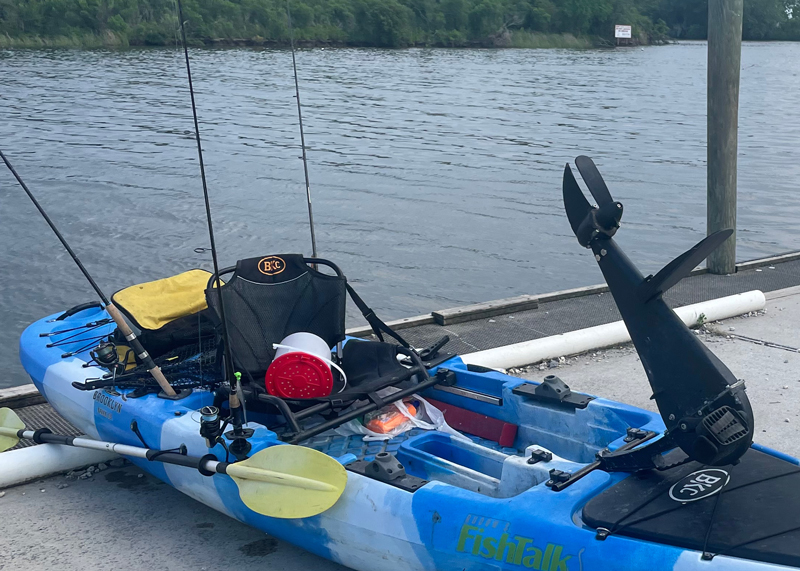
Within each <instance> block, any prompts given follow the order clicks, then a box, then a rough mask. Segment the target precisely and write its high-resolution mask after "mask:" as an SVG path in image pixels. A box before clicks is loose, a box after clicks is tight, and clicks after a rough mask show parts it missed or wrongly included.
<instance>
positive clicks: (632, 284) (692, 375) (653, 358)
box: [563, 156, 754, 469]
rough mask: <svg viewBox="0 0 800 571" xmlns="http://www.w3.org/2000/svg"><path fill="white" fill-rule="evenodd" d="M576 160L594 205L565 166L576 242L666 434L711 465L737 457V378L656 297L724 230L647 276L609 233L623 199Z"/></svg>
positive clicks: (746, 435)
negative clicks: (638, 365)
mask: <svg viewBox="0 0 800 571" xmlns="http://www.w3.org/2000/svg"><path fill="white" fill-rule="evenodd" d="M575 164H576V165H577V167H578V170H579V171H580V173H581V175H582V176H583V179H584V181H585V182H586V185H587V186H588V187H589V190H590V191H591V193H592V195H593V196H594V198H595V200H597V202H598V206H597V207H592V206H590V205H589V203H588V202H587V201H586V198H585V197H584V196H583V193H582V192H581V189H580V187H579V186H578V183H577V181H576V180H575V177H574V176H573V174H572V171H571V170H570V168H569V165H568V166H567V168H566V169H565V171H564V182H563V193H564V206H565V208H566V211H567V217H568V218H569V222H570V225H571V226H572V229H573V231H575V236H576V237H577V239H578V243H580V244H581V245H582V246H584V247H588V248H591V250H592V253H593V254H594V258H595V260H596V261H597V264H598V265H599V266H600V270H601V271H602V272H603V276H604V277H605V279H606V282H607V283H608V287H609V290H610V291H611V295H612V296H613V298H614V302H615V303H616V305H617V308H618V309H619V312H620V315H621V316H622V319H623V320H624V321H625V326H626V327H627V329H628V332H629V333H630V335H631V340H632V341H633V344H634V346H635V347H636V351H637V352H638V353H639V357H640V358H641V362H642V366H643V367H644V370H645V373H646V374H647V378H648V380H649V382H650V387H651V389H652V391H653V395H654V398H655V401H656V404H657V406H658V410H659V412H660V413H661V418H662V419H663V420H664V424H665V426H666V428H667V431H666V433H665V438H669V439H670V443H674V444H675V445H677V446H678V447H680V448H681V450H683V452H684V453H686V454H687V455H688V456H689V457H690V458H691V459H692V460H695V461H697V462H701V463H703V464H707V465H711V466H723V465H726V464H730V463H733V462H736V461H737V460H738V459H739V458H740V457H741V456H742V454H744V453H745V452H746V451H747V449H748V448H749V447H750V444H751V443H752V441H753V432H754V419H753V410H752V407H751V406H750V401H749V399H748V398H747V393H746V390H745V386H744V382H743V381H739V380H738V379H737V378H736V376H735V375H734V374H733V373H732V372H731V371H730V369H728V368H727V367H726V366H725V364H724V363H723V362H722V361H720V360H719V359H718V358H717V357H716V356H715V355H714V354H713V353H712V352H711V351H710V350H709V349H708V347H706V345H704V344H703V342H702V341H700V340H699V339H698V338H697V336H696V335H695V334H694V333H692V331H691V330H690V329H689V328H688V327H687V326H686V325H684V323H683V321H682V320H681V319H680V318H679V317H678V316H677V315H676V314H675V312H674V311H673V310H672V309H670V307H669V306H668V305H667V304H666V303H665V302H664V300H663V299H662V298H661V296H660V294H661V293H663V292H665V291H667V290H668V289H669V288H670V287H672V286H674V285H675V284H677V283H678V282H679V281H680V280H681V278H684V277H686V276H687V275H688V274H689V273H690V272H691V271H692V269H693V268H694V267H695V266H697V265H698V264H699V263H700V262H701V261H703V260H704V259H705V258H706V257H707V256H708V255H709V254H710V253H711V252H712V251H713V250H714V249H715V248H717V247H718V246H719V245H720V244H722V243H723V242H724V241H725V240H727V239H728V238H729V237H730V236H731V231H730V230H723V231H721V232H717V233H715V234H712V235H711V236H708V237H707V238H706V239H704V240H702V241H701V242H700V243H699V244H697V245H696V246H694V247H693V248H692V249H690V250H689V251H687V252H685V253H684V254H681V255H680V256H678V257H677V258H676V259H675V260H673V261H672V262H670V263H669V264H667V265H666V266H665V267H664V268H663V269H662V270H661V271H660V272H658V274H656V276H654V277H651V278H648V279H646V278H644V276H642V274H641V272H639V270H638V269H637V268H636V265H635V264H634V263H633V262H632V261H631V260H630V259H629V258H628V257H627V256H626V255H625V253H624V252H623V251H622V249H621V248H620V247H619V245H618V244H617V243H616V242H615V241H614V238H613V236H614V234H615V233H616V231H617V229H618V228H619V221H620V219H621V217H622V210H623V209H622V204H621V203H619V202H615V201H614V200H613V199H612V198H611V193H610V192H609V191H608V187H607V186H606V184H605V182H604V181H603V178H602V177H601V176H600V173H599V172H598V171H597V167H595V165H594V163H593V162H592V160H591V159H590V158H588V157H584V156H582V157H578V158H577V159H576V160H575ZM670 443H668V444H670ZM647 448H648V447H647V446H645V447H642V449H641V453H639V452H636V451H635V450H634V451H633V452H631V454H632V455H633V454H634V453H636V454H638V455H639V456H640V457H641V458H639V459H638V460H637V461H638V462H640V464H637V465H641V466H644V467H645V468H646V467H652V466H653V460H652V457H651V456H652V454H651V453H650V452H648V450H647ZM642 469H643V468H642Z"/></svg>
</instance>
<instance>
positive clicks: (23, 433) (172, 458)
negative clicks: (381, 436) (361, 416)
mask: <svg viewBox="0 0 800 571" xmlns="http://www.w3.org/2000/svg"><path fill="white" fill-rule="evenodd" d="M0 435H4V436H12V437H14V436H16V437H17V438H27V439H29V440H33V441H34V442H36V443H37V444H60V445H63V446H74V447H76V448H87V449H90V450H102V451H106V452H115V453H117V454H122V455H123V456H131V457H133V458H141V459H143V460H149V461H151V462H162V463H164V464H173V465H176V466H185V467H187V468H194V469H195V470H197V471H198V472H200V473H201V474H203V475H204V476H212V475H214V474H227V475H229V476H232V477H234V478H240V479H242V480H256V481H259V482H264V483H268V484H278V485H285V486H291V487H294V488H302V489H305V490H317V491H322V492H328V491H333V490H335V487H334V486H331V485H330V484H327V483H325V482H318V481H316V480H312V479H310V478H303V477H302V476H295V475H293V474H284V473H281V472H274V471H272V470H265V469H263V468H257V467H253V466H247V465H245V464H241V463H239V464H230V463H228V462H220V461H218V460H216V458H215V457H214V456H213V455H212V454H208V455H206V456H203V457H200V458H198V457H196V456H186V455H185V454H179V453H177V452H163V451H161V450H153V449H151V448H143V447H141V446H130V445H128V444H119V443H115V442H104V441H102V440H92V439H90V438H81V437H80V436H66V435H63V434H53V433H51V432H48V431H47V429H43V430H35V431H34V430H25V429H21V430H14V429H13V428H3V427H0Z"/></svg>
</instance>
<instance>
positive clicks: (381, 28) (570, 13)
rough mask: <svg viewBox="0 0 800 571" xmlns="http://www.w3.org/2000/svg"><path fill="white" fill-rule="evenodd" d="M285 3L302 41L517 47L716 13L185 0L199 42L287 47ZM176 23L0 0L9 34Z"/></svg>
mask: <svg viewBox="0 0 800 571" xmlns="http://www.w3.org/2000/svg"><path fill="white" fill-rule="evenodd" d="M287 5H288V7H289V8H290V11H291V17H292V24H293V28H294V34H295V37H296V38H297V39H298V41H299V42H300V43H301V44H330V45H354V46H377V47H403V46H411V45H428V46H450V47H461V46H513V45H522V44H520V41H515V38H516V39H517V40H519V39H520V38H524V37H528V38H530V37H531V35H536V34H541V35H542V36H543V37H544V36H546V35H549V37H554V36H562V37H563V36H565V35H567V36H571V37H575V38H586V39H588V40H590V41H591V43H594V44H600V45H602V44H611V43H613V41H614V25H615V24H627V25H631V26H633V36H634V40H635V41H637V42H639V43H642V44H648V43H659V42H664V41H668V40H669V39H670V38H683V39H703V38H705V37H706V33H707V12H708V5H707V0H705V1H704V0H288V4H287V0H183V9H184V16H185V19H186V21H187V33H188V34H189V37H190V41H192V42H193V43H195V44H200V43H206V44H207V43H214V42H219V43H237V42H244V43H252V44H264V45H271V44H272V45H284V44H286V43H287V42H288V40H289V27H288V19H287ZM744 7H745V9H744V27H743V28H744V29H743V37H744V39H745V40H800V0H744ZM177 28H178V17H177V8H176V4H175V0H0V39H2V38H6V40H14V39H20V40H22V39H25V38H28V39H31V38H36V39H38V40H39V41H42V42H44V43H47V40H48V39H55V38H74V39H76V44H77V45H80V44H81V43H82V42H81V38H83V39H85V40H87V41H86V42H83V43H92V42H89V39H94V43H95V44H97V43H100V44H105V45H169V44H174V43H175V40H176V32H177ZM0 45H3V44H2V42H0ZM6 45H14V44H13V41H12V42H11V43H10V44H9V42H8V41H7V42H6Z"/></svg>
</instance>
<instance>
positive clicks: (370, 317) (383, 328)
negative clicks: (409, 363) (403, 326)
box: [345, 284, 411, 349]
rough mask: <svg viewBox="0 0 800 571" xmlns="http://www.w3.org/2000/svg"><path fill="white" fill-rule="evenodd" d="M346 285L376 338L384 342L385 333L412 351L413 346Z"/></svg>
mask: <svg viewBox="0 0 800 571" xmlns="http://www.w3.org/2000/svg"><path fill="white" fill-rule="evenodd" d="M345 285H346V286H347V293H349V294H350V297H351V298H352V299H353V303H355V304H356V306H357V307H358V309H359V311H361V315H363V316H364V319H366V320H367V323H369V325H370V327H372V331H373V332H374V333H375V336H376V337H377V338H378V340H379V341H381V342H383V333H386V334H387V335H389V336H390V337H392V338H393V339H394V340H395V341H397V342H398V343H400V345H402V346H403V347H405V348H406V349H411V345H409V344H408V341H406V340H405V339H403V338H402V337H401V336H400V335H399V334H398V333H397V332H396V331H394V330H393V329H392V328H391V327H389V326H388V325H386V324H385V323H384V322H383V321H382V320H381V318H380V317H378V316H377V315H375V312H374V311H372V309H370V308H369V306H368V305H367V304H366V303H364V300H363V299H361V297H359V295H358V294H357V293H356V290H354V289H353V288H352V287H350V284H345ZM382 332H383V333H382Z"/></svg>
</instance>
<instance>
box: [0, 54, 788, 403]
mask: <svg viewBox="0 0 800 571" xmlns="http://www.w3.org/2000/svg"><path fill="white" fill-rule="evenodd" d="M191 57H192V65H193V74H194V79H195V87H196V90H197V101H198V107H199V115H200V127H201V135H202V139H203V145H204V149H205V160H206V169H207V173H208V184H209V189H210V193H211V200H212V208H213V215H214V221H215V226H216V231H217V243H218V246H219V251H220V256H221V263H222V264H223V265H230V264H232V263H234V262H235V260H236V259H238V258H243V257H250V256H258V255H262V254H267V253H281V252H303V253H306V254H308V253H309V251H310V239H309V235H308V226H307V213H306V202H305V188H304V183H303V167H302V162H301V161H300V160H299V156H300V149H299V132H298V128H297V118H296V109H295V107H294V105H295V101H294V98H293V94H294V93H293V87H294V86H293V78H292V72H291V57H290V54H289V52H288V51H285V50H268V51H259V50H249V49H228V50H193V51H192V52H191ZM181 58H182V55H181V53H180V52H179V51H177V50H174V49H149V50H133V49H132V50H126V51H68V50H5V51H0V145H2V146H1V147H0V148H2V150H3V151H4V152H5V153H6V154H7V155H8V156H9V158H10V159H11V160H12V162H13V163H14V164H15V166H16V167H17V170H18V171H19V173H20V174H21V176H22V177H23V178H24V179H25V180H26V181H27V183H28V184H29V186H30V187H31V189H32V190H33V191H34V192H36V193H38V194H39V198H40V201H41V202H42V203H43V205H44V207H45V208H46V209H47V210H48V211H49V213H50V215H51V216H52V218H53V219H54V220H55V221H56V223H57V224H58V225H59V226H60V227H61V230H62V232H63V233H64V234H65V236H66V237H67V239H68V240H69V241H70V242H71V244H72V246H73V248H74V249H75V250H76V251H77V252H78V253H79V255H80V256H81V257H82V259H83V261H84V263H85V265H86V266H87V267H88V268H89V270H90V271H91V272H92V273H93V274H94V275H95V278H96V279H97V281H98V282H99V283H100V285H101V287H103V288H104V289H105V290H106V291H107V292H113V291H115V290H117V289H119V288H121V287H124V286H126V285H129V284H133V283H138V282H141V281H147V280H151V279H156V278H161V277H165V276H167V275H171V274H174V273H177V272H180V271H183V270H186V269H189V268H194V267H205V268H209V267H210V256H209V255H208V254H207V253H206V254H197V253H195V252H194V249H195V248H197V247H203V246H207V245H208V238H207V235H206V227H205V219H204V210H203V202H202V191H201V183H200V178H199V171H198V162H197V157H196V149H195V141H194V138H193V135H192V118H191V109H190V106H189V95H188V91H187V88H186V78H185V70H184V68H183V64H182V59H181ZM297 62H298V68H299V73H300V85H301V97H302V101H303V111H304V120H305V128H306V141H307V144H308V158H309V171H310V176H311V187H312V195H313V200H314V210H315V219H316V224H317V228H316V231H317V241H318V244H319V252H320V255H322V256H324V257H329V258H331V259H332V260H334V261H335V262H336V263H338V264H339V265H340V266H341V267H342V268H343V270H344V271H345V273H346V275H347V276H348V277H349V279H350V281H351V282H352V283H353V284H354V285H355V287H356V289H357V290H358V291H359V292H360V293H361V295H362V296H363V297H364V298H365V299H366V300H367V301H368V302H369V303H370V304H372V305H373V307H374V308H375V309H376V310H378V311H379V313H380V314H381V315H383V316H384V317H385V318H387V319H389V318H396V317H402V316H407V315H414V314H419V313H424V312H429V311H431V310H435V309H442V308H446V307H452V306H457V305H460V304H467V303H473V302H479V301H486V300H491V299H498V298H504V297H510V296H514V295H519V294H524V293H541V292H548V291H553V290H557V289H564V288H570V287H577V286H582V285H588V284H593V283H598V282H600V281H601V280H602V278H601V275H600V273H599V271H598V270H597V268H596V266H595V264H594V261H593V260H592V258H591V255H590V253H589V252H588V251H586V250H583V249H582V248H580V246H578V244H577V242H576V241H575V239H574V237H573V236H572V233H571V231H570V228H569V225H568V223H567V219H566V217H565V215H564V212H563V207H562V204H561V196H560V192H561V191H560V187H561V176H562V170H563V167H564V163H565V162H566V161H568V160H572V159H573V158H574V156H576V155H578V154H588V155H590V156H592V157H593V158H594V159H595V161H596V162H597V163H598V165H599V167H600V169H601V171H602V172H603V173H604V175H605V177H606V179H607V181H608V184H609V186H610V188H611V190H612V193H613V195H614V197H615V198H616V199H619V200H621V201H623V202H624V203H625V217H624V227H623V229H622V230H621V231H620V232H619V234H618V239H619V241H620V242H621V243H622V245H623V246H624V247H625V248H626V249H627V251H628V253H629V255H630V256H631V258H632V259H633V260H634V261H636V262H637V263H638V264H639V265H640V267H641V269H642V270H643V271H645V272H652V271H654V270H657V269H658V268H659V267H660V266H661V265H663V264H664V263H666V262H667V261H669V260H670V259H671V258H672V257H673V256H675V255H677V254H678V253H680V252H681V251H683V250H684V249H686V248H688V247H690V246H691V245H692V244H693V243H694V242H696V241H698V240H700V239H701V238H702V237H703V235H704V228H705V158H706V152H705V139H706V130H705V110H706V45H705V44H704V43H699V42H698V43H685V44H678V45H670V46H663V47H647V48H643V49H641V48H635V49H619V50H602V51H568V50H446V49H436V50H434V49H411V50H398V51H389V50H371V49H336V50H331V49H314V50H303V51H300V52H299V53H298V54H297ZM799 73H800V44H789V43H772V44H766V43H764V44H762V43H752V44H746V45H745V47H744V49H743V55H742V86H741V106H740V135H739V140H740V148H739V149H740V159H739V208H738V215H739V235H738V238H739V239H738V246H737V248H738V250H737V257H738V259H740V260H743V259H749V258H754V257H759V256H763V255H768V254H775V253H780V252H784V251H787V250H793V249H800V234H799V233H798V231H799V230H800V195H799V194H798V192H797V190H798V182H800V151H798V141H799V140H800V114H798V113H797V105H798V99H797V94H798V93H800V75H798V74H799ZM0 221H1V222H0V266H2V268H3V270H4V274H5V275H4V279H3V283H2V285H0V323H2V330H0V364H2V366H3V370H4V371H5V373H4V374H3V375H2V376H0V387H3V386H9V385H15V384H19V383H21V382H24V381H25V377H24V375H23V373H22V370H21V367H20V366H19V365H18V361H17V359H18V357H17V340H18V337H19V334H20V333H21V331H22V330H23V328H24V327H25V326H26V325H27V324H28V323H30V322H31V321H33V320H36V319H38V318H40V317H42V316H44V315H47V314H50V313H53V312H56V311H59V310H61V309H63V308H66V307H70V306H72V305H74V304H76V303H80V302H82V301H87V300H91V299H94V298H95V296H94V295H93V292H91V290H90V289H89V287H88V285H87V284H86V283H85V282H84V280H83V277H82V276H81V275H80V274H79V272H78V270H77V268H76V267H75V266H74V265H73V264H72V262H71V261H70V260H69V258H68V257H67V255H66V254H65V253H64V252H63V251H62V249H61V247H60V246H59V244H58V243H57V242H56V239H55V237H54V236H53V235H52V234H51V233H50V231H49V229H48V228H47V227H46V225H45V223H44V222H43V221H42V220H41V218H39V216H38V214H37V213H36V212H35V210H34V209H33V206H32V205H31V204H30V203H29V202H28V200H27V198H26V197H25V195H24V194H23V193H22V191H21V189H19V188H18V187H17V186H16V183H15V181H14V180H13V178H12V177H11V175H10V173H8V172H7V171H6V170H5V169H4V168H3V169H2V170H0ZM356 315H357V312H355V311H352V312H351V316H352V317H355V316H356ZM357 322H358V321H357V319H351V324H355V323H357Z"/></svg>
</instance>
